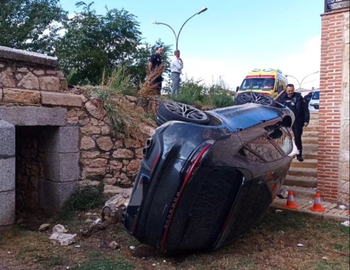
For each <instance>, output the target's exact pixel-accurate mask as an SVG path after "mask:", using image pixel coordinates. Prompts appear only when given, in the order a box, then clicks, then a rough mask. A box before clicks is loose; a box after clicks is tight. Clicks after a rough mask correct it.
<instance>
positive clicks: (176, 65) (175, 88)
mask: <svg viewBox="0 0 350 270" xmlns="http://www.w3.org/2000/svg"><path fill="white" fill-rule="evenodd" d="M174 55H175V57H174V59H173V60H172V62H171V65H170V71H171V80H172V81H173V84H172V88H171V96H172V97H174V96H176V95H178V94H179V89H180V81H181V79H180V75H181V71H182V69H183V66H184V64H183V62H182V59H181V58H180V51H179V50H176V51H175V52H174Z"/></svg>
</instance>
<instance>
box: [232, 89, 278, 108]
mask: <svg viewBox="0 0 350 270" xmlns="http://www.w3.org/2000/svg"><path fill="white" fill-rule="evenodd" d="M246 103H255V104H261V105H266V106H272V107H275V106H276V101H275V100H274V99H273V98H272V97H270V96H267V95H263V94H260V93H256V92H244V93H241V94H239V95H237V96H236V98H235V105H242V104H246Z"/></svg>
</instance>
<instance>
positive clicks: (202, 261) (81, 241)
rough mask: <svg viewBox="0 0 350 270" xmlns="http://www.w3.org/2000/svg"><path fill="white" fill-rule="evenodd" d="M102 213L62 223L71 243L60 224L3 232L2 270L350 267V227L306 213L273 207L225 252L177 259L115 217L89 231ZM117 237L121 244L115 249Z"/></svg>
mask: <svg viewBox="0 0 350 270" xmlns="http://www.w3.org/2000/svg"><path fill="white" fill-rule="evenodd" d="M99 217H100V209H97V210H96V211H89V212H84V213H80V214H78V215H77V216H76V217H75V218H74V219H72V220H70V221H69V222H66V223H65V224H62V225H64V226H65V227H66V228H67V229H68V233H76V234H77V239H76V240H77V241H76V242H75V243H74V244H72V245H69V246H60V245H55V244H53V243H52V242H51V240H49V236H50V234H51V233H52V232H51V229H52V227H53V225H55V224H51V228H50V229H49V230H47V231H44V232H38V231H37V228H36V229H35V230H30V229H28V228H27V229H25V228H21V227H16V228H15V229H13V230H11V231H10V232H6V233H2V234H0V269H1V270H41V269H50V270H51V269H52V270H63V269H83V270H98V269H100V270H109V269H111V270H112V269H113V270H118V269H120V270H129V269H130V270H132V269H137V270H138V269H144V270H150V269H152V270H154V269H157V270H158V269H159V270H163V269H164V270H165V269H166V270H172V269H191V270H192V269H193V270H194V269H203V270H209V269H231V270H237V269H240V270H253V269H254V270H255V269H264V270H265V269H266V270H292V269H300V270H327V269H329V270H345V269H349V228H348V227H344V226H341V225H340V223H339V222H332V221H324V220H320V219H317V218H315V217H313V216H307V215H304V214H301V213H295V212H290V211H283V212H277V213H276V212H275V211H273V210H272V209H271V210H270V211H269V212H268V213H267V214H266V216H265V217H264V219H263V221H262V222H261V224H260V225H259V226H258V227H257V228H256V229H254V230H252V231H250V232H249V233H248V234H246V235H245V236H244V237H242V238H240V239H238V240H236V241H235V242H234V243H232V244H230V245H227V246H225V247H223V248H221V249H220V250H217V251H213V252H206V253H203V252H202V253H192V254H183V255H180V256H174V257H164V256H161V255H159V254H156V253H155V252H154V251H153V250H152V249H151V248H149V247H147V246H145V245H142V244H140V243H139V242H138V241H137V240H135V239H134V238H133V237H131V236H129V235H128V234H127V233H126V232H125V230H124V229H123V227H122V225H121V224H120V223H116V222H115V220H112V221H111V220H110V221H109V222H106V223H105V224H102V225H100V226H96V227H94V229H90V223H87V220H96V219H97V218H99ZM34 227H35V226H34ZM32 229H33V227H32ZM112 241H115V242H116V243H117V244H118V245H117V247H116V248H111V247H110V243H111V242H112Z"/></svg>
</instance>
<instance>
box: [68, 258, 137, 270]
mask: <svg viewBox="0 0 350 270" xmlns="http://www.w3.org/2000/svg"><path fill="white" fill-rule="evenodd" d="M71 269H72V270H133V269H135V266H134V265H132V264H130V263H128V262H126V261H125V260H121V261H119V262H114V261H112V260H101V259H98V260H90V261H88V262H85V263H83V264H81V265H80V266H77V267H73V268H71Z"/></svg>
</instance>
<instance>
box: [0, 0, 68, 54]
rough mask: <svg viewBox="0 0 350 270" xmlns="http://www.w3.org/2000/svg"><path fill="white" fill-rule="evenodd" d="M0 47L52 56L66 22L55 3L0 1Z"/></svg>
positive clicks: (42, 1)
mask: <svg viewBox="0 0 350 270" xmlns="http://www.w3.org/2000/svg"><path fill="white" fill-rule="evenodd" d="M0 6H1V8H0V45H2V46H8V47H12V48H16V49H25V50H30V51H35V52H40V53H48V54H53V53H54V52H53V49H52V48H53V44H54V41H55V40H56V39H57V38H58V36H59V33H58V31H59V30H60V29H61V27H62V25H61V24H60V23H63V22H64V21H65V20H66V19H67V12H65V11H63V10H62V9H61V8H60V6H59V0H1V4H0Z"/></svg>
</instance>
